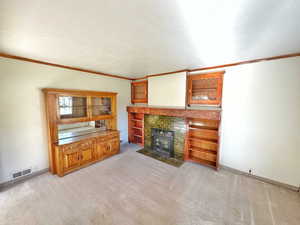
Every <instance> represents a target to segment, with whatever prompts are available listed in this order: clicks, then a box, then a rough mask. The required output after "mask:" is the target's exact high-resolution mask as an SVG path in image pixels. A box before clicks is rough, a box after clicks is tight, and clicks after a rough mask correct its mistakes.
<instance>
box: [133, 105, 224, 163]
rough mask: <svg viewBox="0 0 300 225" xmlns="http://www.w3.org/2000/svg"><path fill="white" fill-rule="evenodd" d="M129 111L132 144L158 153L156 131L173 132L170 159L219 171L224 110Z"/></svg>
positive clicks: (171, 109) (142, 109)
mask: <svg viewBox="0 0 300 225" xmlns="http://www.w3.org/2000/svg"><path fill="white" fill-rule="evenodd" d="M127 112H128V141H129V142H130V143H136V144H139V145H140V146H142V147H145V148H148V149H152V150H153V151H155V150H157V148H158V147H157V146H154V144H153V140H154V139H153V132H154V133H155V132H156V133H155V134H157V131H159V132H160V133H161V134H162V135H163V137H162V138H165V137H166V135H167V134H171V133H172V135H174V138H172V140H173V139H174V141H173V142H174V143H172V144H171V145H170V144H169V145H168V146H172V147H173V146H174V147H173V148H174V149H173V151H174V154H169V155H170V157H174V158H177V159H181V160H185V161H192V162H196V163H200V164H203V165H206V166H209V167H212V168H214V169H218V168H219V125H220V120H221V111H220V110H207V109H204V110H202V109H201V110H198V109H197V110H196V109H178V108H156V107H144V106H128V107H127ZM164 136H165V137H164ZM167 155H168V154H167Z"/></svg>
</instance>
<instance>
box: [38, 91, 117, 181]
mask: <svg viewBox="0 0 300 225" xmlns="http://www.w3.org/2000/svg"><path fill="white" fill-rule="evenodd" d="M43 92H44V96H45V106H46V116H47V128H48V146H49V147H48V149H49V170H50V172H51V173H53V174H56V173H59V174H60V175H62V174H65V173H66V172H68V171H72V170H74V168H78V164H79V167H80V166H81V165H87V164H89V163H91V162H94V161H95V160H98V159H102V158H103V154H104V153H103V152H101V150H99V152H97V151H96V150H95V146H98V145H97V144H95V143H94V142H93V143H88V144H87V142H86V141H81V144H80V145H78V146H77V145H76V144H75V145H73V144H69V143H68V144H67V145H66V144H63V145H60V144H59V142H60V140H59V135H58V126H59V125H62V124H71V123H77V122H87V121H96V122H95V127H97V126H98V125H99V124H104V125H105V126H104V127H105V128H106V129H107V130H110V131H115V132H117V110H116V97H117V93H113V92H98V91H84V90H66V89H54V88H45V89H43ZM98 128H99V126H98ZM117 138H118V140H119V137H117ZM75 139H76V138H75ZM94 141H96V140H94ZM71 146H73V147H72V148H71ZM75 146H76V147H75ZM99 148H100V147H99ZM57 149H60V151H56V150H57ZM74 149H76V150H74ZM79 150H80V151H79ZM62 154H63V155H62Z"/></svg>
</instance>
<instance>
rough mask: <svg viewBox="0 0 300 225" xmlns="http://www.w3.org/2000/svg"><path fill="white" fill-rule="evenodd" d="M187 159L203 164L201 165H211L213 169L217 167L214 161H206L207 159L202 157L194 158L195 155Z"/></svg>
mask: <svg viewBox="0 0 300 225" xmlns="http://www.w3.org/2000/svg"><path fill="white" fill-rule="evenodd" d="M188 160H189V161H191V162H195V163H200V164H203V165H205V166H208V167H211V168H213V169H217V165H216V163H214V162H210V161H207V160H204V159H199V158H196V157H190V158H189V159H188Z"/></svg>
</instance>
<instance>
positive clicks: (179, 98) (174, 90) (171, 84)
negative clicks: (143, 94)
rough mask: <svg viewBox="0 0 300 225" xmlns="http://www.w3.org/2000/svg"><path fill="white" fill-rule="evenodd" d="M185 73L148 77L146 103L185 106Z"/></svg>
mask: <svg viewBox="0 0 300 225" xmlns="http://www.w3.org/2000/svg"><path fill="white" fill-rule="evenodd" d="M185 85H186V73H185V72H182V73H176V74H171V75H166V76H158V77H150V78H149V79H148V105H149V106H168V107H185V88H186V87H185Z"/></svg>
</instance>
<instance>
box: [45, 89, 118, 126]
mask: <svg viewBox="0 0 300 225" xmlns="http://www.w3.org/2000/svg"><path fill="white" fill-rule="evenodd" d="M43 91H44V93H45V96H46V98H47V99H48V100H49V99H50V98H51V97H53V98H54V100H53V101H51V102H49V101H46V104H47V111H51V120H53V121H54V120H55V122H56V123H58V124H65V123H77V122H85V121H93V120H103V119H114V118H115V117H116V113H117V112H116V95H117V93H113V92H96V91H80V90H64V89H48V88H46V89H43ZM47 99H46V100H47ZM49 115H50V112H49ZM113 126H115V124H113ZM112 129H113V128H112Z"/></svg>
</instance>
